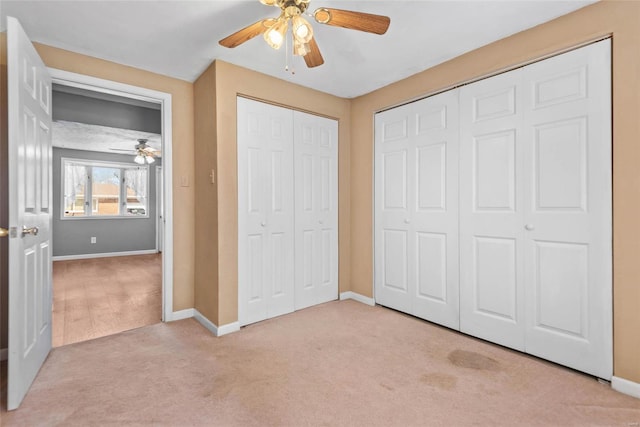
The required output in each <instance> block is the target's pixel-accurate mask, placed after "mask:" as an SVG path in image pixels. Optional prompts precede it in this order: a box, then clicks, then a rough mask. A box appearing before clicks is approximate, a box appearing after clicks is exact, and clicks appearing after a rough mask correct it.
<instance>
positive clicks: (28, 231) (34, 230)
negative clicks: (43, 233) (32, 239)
mask: <svg viewBox="0 0 640 427" xmlns="http://www.w3.org/2000/svg"><path fill="white" fill-rule="evenodd" d="M38 231H39V230H38V227H26V226H24V225H23V226H22V237H24V236H26V235H27V234H30V235H32V236H37V235H38Z"/></svg>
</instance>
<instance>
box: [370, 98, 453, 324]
mask: <svg viewBox="0 0 640 427" xmlns="http://www.w3.org/2000/svg"><path fill="white" fill-rule="evenodd" d="M457 105H458V100H457V91H450V92H447V93H443V94H440V95H436V96H433V97H430V98H426V99H423V100H420V101H417V102H414V103H411V104H407V105H405V106H401V107H398V108H394V109H392V110H388V111H385V112H383V113H380V114H377V115H376V143H375V160H376V161H375V168H376V170H375V188H376V189H375V195H376V196H375V223H376V225H375V230H376V233H375V291H376V301H377V302H378V303H380V304H382V305H385V306H388V307H391V308H394V309H397V310H401V311H404V312H407V313H410V314H413V315H415V316H418V317H421V318H424V319H427V320H430V321H432V322H436V323H440V324H443V325H446V326H449V327H451V328H456V329H457V328H458V325H459V321H458V320H459V314H458V190H457V187H458V109H457Z"/></svg>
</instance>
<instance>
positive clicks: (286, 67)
mask: <svg viewBox="0 0 640 427" xmlns="http://www.w3.org/2000/svg"><path fill="white" fill-rule="evenodd" d="M284 71H285V72H289V37H286V36H285V38H284Z"/></svg>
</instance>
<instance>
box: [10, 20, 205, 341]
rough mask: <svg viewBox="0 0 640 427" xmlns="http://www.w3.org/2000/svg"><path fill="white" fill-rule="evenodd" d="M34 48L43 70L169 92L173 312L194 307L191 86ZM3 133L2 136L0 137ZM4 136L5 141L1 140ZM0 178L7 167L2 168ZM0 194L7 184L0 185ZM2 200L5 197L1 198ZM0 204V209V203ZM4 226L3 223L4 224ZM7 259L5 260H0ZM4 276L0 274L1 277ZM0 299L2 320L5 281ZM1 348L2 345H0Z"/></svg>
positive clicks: (78, 55)
mask: <svg viewBox="0 0 640 427" xmlns="http://www.w3.org/2000/svg"><path fill="white" fill-rule="evenodd" d="M0 42H1V44H0V46H6V34H4V33H3V34H0ZM34 45H35V47H36V50H37V51H38V53H39V54H40V56H41V57H42V59H43V61H44V63H45V64H46V65H47V66H48V67H52V68H57V69H60V70H66V71H71V72H74V73H80V74H85V75H88V76H93V77H98V78H102V79H107V80H113V81H117V82H121V83H126V84H130V85H135V86H139V87H144V88H148V89H153V90H157V91H160V92H166V93H170V94H171V96H172V110H173V117H172V125H173V135H172V137H173V147H172V148H173V176H174V181H173V182H174V184H173V212H174V218H173V224H174V229H173V236H174V244H173V249H174V267H173V269H174V274H173V281H174V284H173V310H174V311H177V310H182V309H185V308H191V307H193V301H194V296H193V281H194V261H193V258H194V237H193V235H194V225H193V219H194V218H193V212H194V191H193V185H192V183H193V157H194V152H193V141H194V136H193V109H194V103H193V84H191V83H189V82H186V81H183V80H178V79H173V78H170V77H166V76H162V75H159V74H155V73H151V72H148V71H144V70H140V69H136V68H132V67H127V66H124V65H120V64H116V63H113V62H109V61H104V60H101V59H97V58H93V57H89V56H85V55H81V54H77V53H73V52H69V51H65V50H62V49H57V48H53V47H50V46H45V45H42V44H38V43H34ZM2 51H3V53H2V55H0V58H3V57H4V58H5V60H2V61H1V62H0V65H2V70H3V74H2V76H1V77H2V80H1V82H2V83H1V84H0V88H2V89H4V88H6V65H5V64H6V55H5V54H4V51H5V48H3V49H2ZM0 106H2V109H1V110H0V113H1V114H0V121H1V123H2V126H1V127H0V129H2V130H1V131H0V143H1V142H2V141H6V135H5V134H6V125H5V123H6V108H5V107H6V91H3V92H1V93H0ZM2 135H5V136H4V137H2ZM3 138H4V139H3ZM0 148H1V149H2V152H1V153H2V154H0V159H2V158H3V155H4V154H5V153H6V145H5V146H0ZM2 170H3V174H4V173H5V172H4V171H5V170H6V168H3V169H2ZM183 176H186V177H187V179H188V181H189V186H188V187H182V186H180V182H181V177H183ZM1 188H2V191H4V189H5V188H6V184H5V185H4V186H2V187H1ZM0 196H1V197H2V200H6V196H5V195H3V194H0ZM3 206H4V205H3ZM4 225H6V224H4ZM5 257H6V256H5ZM3 274H4V273H3ZM0 284H5V286H4V287H3V289H1V290H2V292H1V293H0V299H2V302H3V305H1V306H0V309H1V310H2V315H3V317H4V316H5V315H6V311H7V310H6V299H5V296H6V282H1V281H0ZM2 326H3V327H2V328H1V333H0V338H3V337H4V336H5V334H6V323H3V324H2ZM1 344H5V345H1ZM0 347H2V348H4V347H6V341H0Z"/></svg>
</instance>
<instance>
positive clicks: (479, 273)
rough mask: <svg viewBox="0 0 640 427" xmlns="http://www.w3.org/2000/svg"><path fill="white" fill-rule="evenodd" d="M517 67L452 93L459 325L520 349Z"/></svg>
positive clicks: (521, 285) (519, 77) (520, 194)
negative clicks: (456, 102) (456, 127)
mask: <svg viewBox="0 0 640 427" xmlns="http://www.w3.org/2000/svg"><path fill="white" fill-rule="evenodd" d="M521 80H522V70H515V71H512V72H509V73H505V74H502V75H499V76H496V77H492V78H489V79H486V80H482V81H479V82H477V83H473V84H470V85H467V86H465V87H463V88H462V89H461V90H460V113H461V114H460V271H461V275H460V295H461V296H460V330H461V331H462V332H465V333H468V334H470V335H474V336H477V337H480V338H484V339H487V340H489V341H493V342H496V343H499V344H502V345H505V346H508V347H512V348H515V349H518V350H524V348H525V345H524V344H525V342H524V341H525V340H524V276H523V275H524V265H523V261H524V260H523V258H522V256H521V253H522V251H523V249H524V247H523V240H522V239H523V233H524V230H523V225H524V224H522V212H523V208H524V206H523V202H524V198H523V170H522V151H523V144H525V141H524V140H523V136H522V93H521V92H522V83H521Z"/></svg>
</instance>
